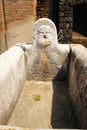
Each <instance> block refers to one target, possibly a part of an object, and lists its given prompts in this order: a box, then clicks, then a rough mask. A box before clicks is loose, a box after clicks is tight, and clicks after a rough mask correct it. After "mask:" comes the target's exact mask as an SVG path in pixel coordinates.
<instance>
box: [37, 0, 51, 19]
mask: <svg viewBox="0 0 87 130" xmlns="http://www.w3.org/2000/svg"><path fill="white" fill-rule="evenodd" d="M50 6H51V2H50V0H44V1H43V2H40V0H38V1H37V7H36V19H39V18H44V17H45V18H49V15H50Z"/></svg>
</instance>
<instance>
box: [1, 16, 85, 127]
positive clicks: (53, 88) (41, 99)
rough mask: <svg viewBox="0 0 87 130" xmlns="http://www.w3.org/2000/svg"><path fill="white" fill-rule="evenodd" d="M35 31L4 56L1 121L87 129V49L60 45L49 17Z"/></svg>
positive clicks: (18, 125)
mask: <svg viewBox="0 0 87 130" xmlns="http://www.w3.org/2000/svg"><path fill="white" fill-rule="evenodd" d="M33 33H34V38H33V42H32V43H19V44H17V45H15V46H13V47H12V48H10V49H9V50H8V51H6V52H5V53H3V54H2V55H1V56H0V124H1V125H9V126H14V127H15V126H17V127H21V128H30V129H42V128H44V129H54V128H57V129H58V128H63V129H73V128H84V129H87V48H85V47H83V46H81V45H72V44H71V45H69V44H59V43H58V39H57V31H56V27H55V25H54V23H53V22H52V21H51V20H49V19H46V18H42V19H40V20H38V21H36V22H35V24H34V29H33Z"/></svg>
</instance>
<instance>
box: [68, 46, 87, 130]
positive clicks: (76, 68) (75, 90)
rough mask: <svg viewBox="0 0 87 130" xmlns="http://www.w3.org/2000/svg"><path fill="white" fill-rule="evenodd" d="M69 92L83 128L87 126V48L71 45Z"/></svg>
mask: <svg viewBox="0 0 87 130" xmlns="http://www.w3.org/2000/svg"><path fill="white" fill-rule="evenodd" d="M69 84H70V85H69V92H70V96H71V99H72V102H73V106H74V111H75V114H76V117H77V120H78V122H79V125H80V127H81V128H84V129H85V128H87V49H86V48H85V47H83V46H81V45H71V61H70V74H69Z"/></svg>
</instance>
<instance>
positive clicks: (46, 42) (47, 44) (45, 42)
mask: <svg viewBox="0 0 87 130" xmlns="http://www.w3.org/2000/svg"><path fill="white" fill-rule="evenodd" d="M42 45H43V46H49V45H50V42H49V41H48V40H47V39H46V37H44V38H43V43H42Z"/></svg>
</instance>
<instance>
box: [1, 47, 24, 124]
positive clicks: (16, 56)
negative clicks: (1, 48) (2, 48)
mask: <svg viewBox="0 0 87 130" xmlns="http://www.w3.org/2000/svg"><path fill="white" fill-rule="evenodd" d="M24 82H25V58H24V52H23V50H22V49H21V48H19V47H12V48H11V49H9V50H8V51H6V52H5V53H3V54H2V55H1V56H0V124H6V123H7V122H8V119H9V116H10V114H11V112H12V110H13V108H14V106H15V104H16V102H17V99H18V97H19V95H20V93H21V90H22V88H23V85H24Z"/></svg>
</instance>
